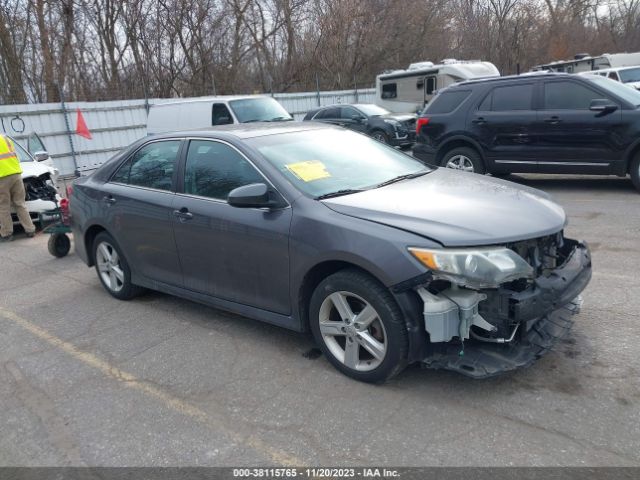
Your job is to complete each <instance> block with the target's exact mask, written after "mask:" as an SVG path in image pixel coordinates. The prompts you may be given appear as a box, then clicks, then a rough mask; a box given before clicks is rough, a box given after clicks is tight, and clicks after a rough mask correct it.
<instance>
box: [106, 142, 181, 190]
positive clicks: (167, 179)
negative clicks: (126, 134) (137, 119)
mask: <svg viewBox="0 0 640 480" xmlns="http://www.w3.org/2000/svg"><path fill="white" fill-rule="evenodd" d="M180 143H181V141H180V140H167V141H161V142H152V143H149V144H147V145H145V146H144V147H142V148H140V149H139V150H138V151H136V152H135V153H134V154H133V155H132V156H131V157H129V159H128V160H127V161H126V162H125V163H124V164H122V165H121V166H120V168H119V169H118V170H117V171H116V173H115V174H114V175H113V177H112V178H111V181H112V182H118V183H124V184H127V185H134V186H137V187H146V188H154V189H156V190H167V191H170V190H171V189H172V186H173V173H174V172H175V169H176V160H177V158H178V150H180Z"/></svg>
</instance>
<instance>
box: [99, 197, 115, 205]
mask: <svg viewBox="0 0 640 480" xmlns="http://www.w3.org/2000/svg"><path fill="white" fill-rule="evenodd" d="M102 201H103V202H104V203H106V204H107V205H113V204H114V203H116V199H115V198H113V197H112V196H111V195H106V196H104V197H102Z"/></svg>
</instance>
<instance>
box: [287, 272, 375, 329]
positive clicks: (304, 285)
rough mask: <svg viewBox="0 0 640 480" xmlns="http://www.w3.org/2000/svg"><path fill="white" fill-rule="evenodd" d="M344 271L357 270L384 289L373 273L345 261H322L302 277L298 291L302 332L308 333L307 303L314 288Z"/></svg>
mask: <svg viewBox="0 0 640 480" xmlns="http://www.w3.org/2000/svg"><path fill="white" fill-rule="evenodd" d="M346 269H353V270H358V271H360V272H362V273H364V274H366V275H369V276H370V277H372V278H374V279H376V280H377V281H378V282H380V284H381V285H383V286H384V287H385V288H387V287H386V285H385V283H384V282H383V281H382V280H381V279H380V278H379V277H378V276H377V275H375V274H374V273H373V272H371V271H370V270H368V269H367V268H364V267H363V266H361V265H358V264H356V263H354V262H351V261H347V260H324V261H321V262H319V263H317V264H315V265H314V266H313V267H311V268H310V269H309V270H308V271H307V272H306V273H305V275H304V276H303V278H302V282H301V283H300V288H299V289H298V298H297V308H298V315H299V317H300V326H301V327H302V330H303V331H309V303H310V301H311V296H312V295H313V292H314V291H315V289H316V287H317V286H318V285H319V284H320V282H322V281H323V280H324V279H325V278H327V277H328V276H329V275H333V274H334V273H336V272H339V271H341V270H346Z"/></svg>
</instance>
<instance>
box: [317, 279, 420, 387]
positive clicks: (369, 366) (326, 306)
mask: <svg viewBox="0 0 640 480" xmlns="http://www.w3.org/2000/svg"><path fill="white" fill-rule="evenodd" d="M309 318H310V326H311V331H312V333H313V336H314V338H315V340H316V342H317V344H318V345H319V347H320V349H321V350H322V352H323V353H324V355H325V356H326V357H327V359H328V360H329V362H331V364H332V365H333V366H334V367H335V368H336V369H338V370H339V371H341V372H342V373H344V374H345V375H347V376H349V377H351V378H354V379H356V380H359V381H362V382H369V383H381V382H384V381H386V380H388V379H390V378H391V377H393V376H395V375H397V374H398V373H400V372H401V371H402V370H403V369H404V367H405V366H406V364H407V360H406V358H407V351H408V339H407V329H406V324H405V320H404V317H403V315H402V313H401V311H400V309H399V307H398V305H397V304H396V302H395V300H394V298H393V297H392V295H391V293H390V292H389V291H388V290H387V289H386V288H385V287H384V286H383V285H382V284H380V282H378V281H377V280H376V279H374V278H372V277H371V276H369V275H367V274H365V273H363V272H360V271H358V270H355V269H354V270H352V269H348V270H342V271H339V272H337V273H334V274H333V275H330V276H329V277H327V278H326V279H324V280H323V281H322V282H321V283H320V284H319V285H318V287H317V288H316V290H315V291H314V292H313V295H312V297H311V302H310V306H309Z"/></svg>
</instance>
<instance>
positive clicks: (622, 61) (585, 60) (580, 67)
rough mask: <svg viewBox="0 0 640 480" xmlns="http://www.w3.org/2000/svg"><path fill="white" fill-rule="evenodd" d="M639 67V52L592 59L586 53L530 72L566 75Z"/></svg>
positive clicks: (536, 67) (613, 54) (534, 68)
mask: <svg viewBox="0 0 640 480" xmlns="http://www.w3.org/2000/svg"><path fill="white" fill-rule="evenodd" d="M637 65H640V52H635V53H603V54H602V55H597V56H595V57H592V56H591V55H589V54H588V53H579V54H577V55H576V56H574V57H573V59H572V60H558V61H557V62H551V63H546V64H544V65H536V66H535V67H533V68H532V69H531V70H532V71H539V70H543V71H552V72H566V73H580V72H589V71H591V70H603V69H605V68H612V67H613V68H615V67H635V66H637Z"/></svg>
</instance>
